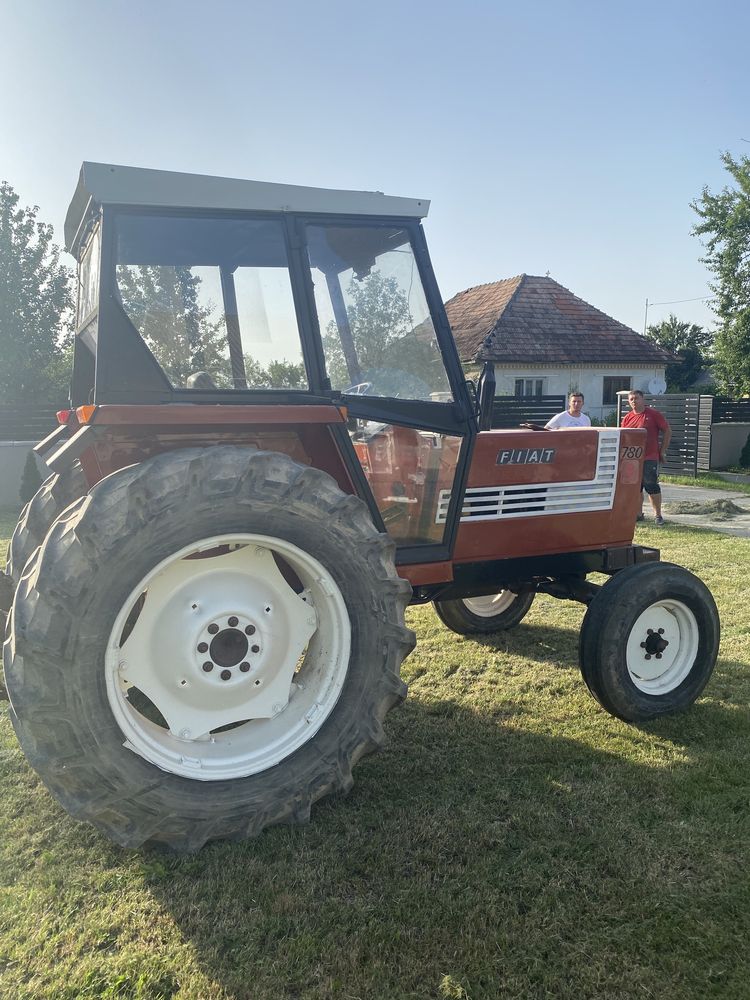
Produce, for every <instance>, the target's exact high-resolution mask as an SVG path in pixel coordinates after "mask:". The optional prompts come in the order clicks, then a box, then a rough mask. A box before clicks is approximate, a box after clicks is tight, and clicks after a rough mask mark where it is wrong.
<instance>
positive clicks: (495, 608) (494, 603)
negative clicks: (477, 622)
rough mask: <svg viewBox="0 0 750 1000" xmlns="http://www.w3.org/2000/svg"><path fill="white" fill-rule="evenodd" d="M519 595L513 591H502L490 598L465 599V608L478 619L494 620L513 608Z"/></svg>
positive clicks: (491, 595)
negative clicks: (512, 605) (496, 616)
mask: <svg viewBox="0 0 750 1000" xmlns="http://www.w3.org/2000/svg"><path fill="white" fill-rule="evenodd" d="M517 597H518V594H514V593H513V591H512V590H501V591H500V592H499V593H497V594H490V595H489V596H488V597H464V598H463V602H464V607H465V608H466V610H467V611H470V612H471V613H472V614H473V615H476V616H477V618H494V617H495V615H499V614H500V613H501V612H503V611H507V609H508V608H509V607H510V606H511V604H512V603H513V602H514V601H515V600H516V598H517Z"/></svg>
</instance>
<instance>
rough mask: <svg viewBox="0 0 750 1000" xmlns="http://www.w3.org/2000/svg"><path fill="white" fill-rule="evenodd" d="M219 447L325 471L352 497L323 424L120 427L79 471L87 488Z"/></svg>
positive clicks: (104, 433) (89, 453)
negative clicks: (268, 454)
mask: <svg viewBox="0 0 750 1000" xmlns="http://www.w3.org/2000/svg"><path fill="white" fill-rule="evenodd" d="M221 444H233V445H241V446H245V447H251V448H257V449H258V450H259V451H275V452H279V453H280V454H283V455H288V456H289V457H290V458H291V459H293V460H294V461H295V462H299V463H300V464H301V465H310V466H314V467H315V468H317V469H321V470H322V471H323V472H327V473H328V475H330V476H331V477H332V478H333V479H335V481H336V483H337V484H338V486H339V488H340V489H341V490H343V491H344V492H345V493H354V492H356V491H355V488H354V484H353V483H352V480H351V478H350V476H349V473H348V472H347V469H346V466H345V464H344V461H343V458H342V456H341V454H340V452H339V449H338V445H337V443H336V441H335V439H334V436H333V435H332V433H331V430H330V428H329V426H327V425H325V424H310V425H306V426H283V427H274V426H270V425H269V426H262V427H257V426H247V427H235V428H231V429H229V428H225V429H221V428H216V427H200V426H186V427H166V426H161V427H159V426H155V427H145V426H144V427H134V426H124V425H120V426H116V427H115V426H112V427H108V428H106V429H104V428H100V429H99V433H98V434H97V437H96V439H95V441H94V443H93V444H92V446H91V447H90V448H88V449H87V450H86V451H85V452H84V453H83V454H82V455H81V466H82V467H83V470H84V474H85V476H86V479H87V480H88V483H89V486H93V485H94V484H95V483H97V482H99V480H100V479H103V478H104V477H105V476H107V475H109V474H110V473H111V472H115V471H117V470H118V469H123V468H126V467H127V466H129V465H134V464H136V463H138V462H143V461H145V460H146V459H147V458H151V457H152V456H153V455H158V454H161V453H163V452H166V451H176V450H177V449H181V448H212V447H215V446H217V445H221Z"/></svg>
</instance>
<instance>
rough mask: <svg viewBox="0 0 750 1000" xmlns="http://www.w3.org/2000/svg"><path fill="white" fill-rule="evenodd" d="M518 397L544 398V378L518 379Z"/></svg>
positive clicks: (516, 390)
mask: <svg viewBox="0 0 750 1000" xmlns="http://www.w3.org/2000/svg"><path fill="white" fill-rule="evenodd" d="M515 394H516V396H542V395H544V379H543V378H517V379H516V389H515Z"/></svg>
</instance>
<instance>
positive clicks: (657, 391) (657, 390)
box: [648, 375, 667, 396]
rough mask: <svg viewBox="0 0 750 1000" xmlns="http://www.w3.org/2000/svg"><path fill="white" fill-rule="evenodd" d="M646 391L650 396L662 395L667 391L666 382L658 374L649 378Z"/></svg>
mask: <svg viewBox="0 0 750 1000" xmlns="http://www.w3.org/2000/svg"><path fill="white" fill-rule="evenodd" d="M648 391H649V392H650V393H651V395H652V396H663V395H664V393H665V392H666V391H667V383H666V382H665V381H664V379H663V378H661V377H660V376H659V375H657V376H655V377H654V378H652V379H650V380H649V383H648Z"/></svg>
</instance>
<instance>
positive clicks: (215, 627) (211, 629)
mask: <svg viewBox="0 0 750 1000" xmlns="http://www.w3.org/2000/svg"><path fill="white" fill-rule="evenodd" d="M208 631H209V632H210V633H211V635H216V633H217V632H218V631H219V626H218V625H216V624H215V623H214V622H212V623H211V624H210V625H209V626H208Z"/></svg>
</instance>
